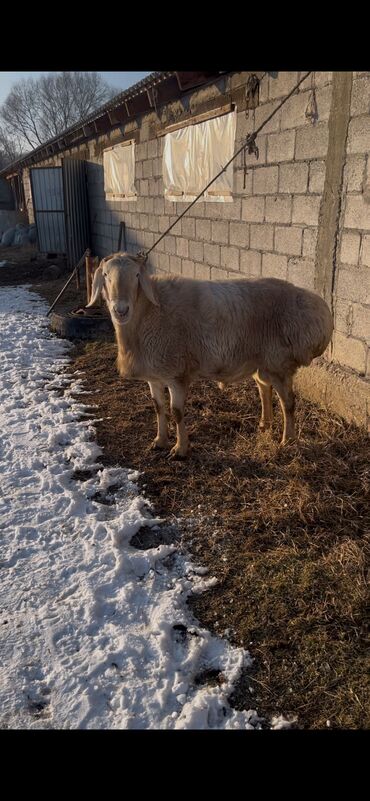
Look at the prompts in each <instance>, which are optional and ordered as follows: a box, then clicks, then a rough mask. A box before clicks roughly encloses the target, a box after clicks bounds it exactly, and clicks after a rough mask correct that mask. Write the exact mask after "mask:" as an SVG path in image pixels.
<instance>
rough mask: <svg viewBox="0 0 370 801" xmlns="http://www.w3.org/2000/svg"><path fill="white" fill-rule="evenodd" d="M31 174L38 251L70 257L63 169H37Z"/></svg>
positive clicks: (33, 169)
mask: <svg viewBox="0 0 370 801" xmlns="http://www.w3.org/2000/svg"><path fill="white" fill-rule="evenodd" d="M30 172H31V190H32V202H33V210H34V214H35V222H36V228H37V240H38V249H39V251H40V252H41V253H49V252H53V253H66V231H65V222H64V196H63V176H62V168H61V167H34V168H32V169H31V171H30Z"/></svg>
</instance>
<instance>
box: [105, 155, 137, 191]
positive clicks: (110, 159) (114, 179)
mask: <svg viewBox="0 0 370 801" xmlns="http://www.w3.org/2000/svg"><path fill="white" fill-rule="evenodd" d="M103 165H104V191H105V194H106V195H113V196H119V197H124V198H125V199H126V200H134V199H135V198H136V189H135V143H134V142H130V144H121V145H116V146H115V147H113V148H109V149H108V150H105V151H104V153H103Z"/></svg>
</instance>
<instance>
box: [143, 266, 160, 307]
mask: <svg viewBox="0 0 370 801" xmlns="http://www.w3.org/2000/svg"><path fill="white" fill-rule="evenodd" d="M138 278H139V284H140V286H141V289H142V290H143V292H144V295H146V297H147V298H148V300H150V302H151V303H154V306H159V301H158V298H157V293H156V291H155V286H154V284H153V282H152V281H151V280H150V278H149V275H148V274H147V272H146V269H145V264H141V265H140V270H139V272H138Z"/></svg>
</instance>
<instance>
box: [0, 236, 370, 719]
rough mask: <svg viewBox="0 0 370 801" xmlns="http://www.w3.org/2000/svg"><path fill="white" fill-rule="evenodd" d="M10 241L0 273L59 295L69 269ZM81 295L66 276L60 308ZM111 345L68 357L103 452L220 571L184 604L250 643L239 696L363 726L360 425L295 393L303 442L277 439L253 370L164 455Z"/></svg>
mask: <svg viewBox="0 0 370 801" xmlns="http://www.w3.org/2000/svg"><path fill="white" fill-rule="evenodd" d="M10 250H11V252H9V253H5V251H4V250H2V251H1V254H0V259H5V258H9V259H12V260H13V261H17V262H18V263H17V265H14V266H12V268H9V269H8V268H7V269H6V271H3V272H2V273H1V272H0V285H1V284H3V285H7V284H8V285H9V284H22V283H25V282H26V283H31V284H33V289H34V290H36V291H38V292H39V293H40V294H42V296H43V297H45V298H46V299H47V300H48V301H50V303H51V302H52V301H53V300H54V298H55V297H56V295H57V294H58V292H59V291H60V289H61V287H62V286H63V284H64V283H65V280H66V276H65V275H64V276H63V277H62V278H60V279H58V280H57V281H47V282H46V281H43V280H42V271H43V268H44V267H45V266H46V264H50V262H45V264H43V263H40V262H39V261H37V262H36V261H35V260H34V251H32V255H31V253H30V254H25V253H24V252H23V254H22V253H21V252H20V253H16V252H15V251H16V250H17V249H13V248H12V249H10ZM82 302H84V295H83V293H81V294H80V295H78V294H77V292H76V288H75V284H74V282H72V285H71V289H70V291H69V292H68V293H67V294H66V297H65V298H64V299H63V303H62V304H61V305H60V306H58V310H62V309H63V308H66V307H67V308H72V307H73V306H74V305H79V304H81V303H82ZM115 356H116V348H115V345H114V344H103V343H92V344H88V345H80V346H78V347H77V348H76V358H75V362H74V365H73V366H72V369H75V368H76V369H79V370H82V371H86V382H87V387H88V388H89V389H90V390H91V396H90V397H89V396H84V400H85V399H86V403H91V404H97V406H98V408H97V409H96V413H97V417H102V418H104V419H103V420H101V421H100V422H98V423H97V424H96V428H97V436H98V441H99V443H100V444H101V445H102V446H103V448H104V456H103V461H104V462H105V463H106V464H107V465H112V464H117V463H119V464H121V465H128V466H130V467H133V468H137V469H139V470H141V471H143V475H142V477H141V479H140V484H141V486H142V488H143V491H145V493H146V494H147V496H148V497H149V498H150V499H151V500H152V501H153V504H154V506H155V509H156V513H157V514H160V515H162V516H163V517H165V518H166V519H167V520H168V521H171V520H173V519H177V518H180V523H181V531H182V537H183V541H184V547H186V548H187V549H188V550H190V551H191V553H192V554H193V557H194V560H196V561H198V562H199V563H202V564H204V565H207V567H208V568H209V571H210V573H211V574H212V575H215V576H216V577H217V579H218V584H217V586H216V587H214V588H213V589H211V590H209V591H208V592H207V593H205V594H203V595H200V596H195V597H193V598H192V599H191V602H190V605H191V608H192V609H193V611H194V614H195V615H196V616H197V617H198V619H199V620H200V621H201V622H202V623H203V624H204V625H205V626H208V627H209V628H210V629H211V630H213V631H215V632H216V633H218V634H221V635H222V634H225V632H227V636H228V637H229V639H230V640H231V641H232V642H234V643H236V644H242V645H243V646H244V647H246V648H248V649H249V650H250V653H251V654H252V656H253V657H254V660H255V661H254V667H253V670H252V671H249V673H248V674H245V675H243V676H242V677H241V680H240V682H239V684H238V687H236V688H235V692H234V693H233V696H232V698H231V701H232V703H233V704H234V705H235V706H236V707H238V708H251V707H256V708H257V709H258V711H259V713H260V714H264V715H266V716H267V717H268V716H270V715H271V714H274V713H276V712H282V713H284V714H288V715H289V713H292V714H295V715H298V726H299V727H302V728H321V729H323V728H326V721H327V720H329V721H330V725H331V727H333V728H338V727H340V728H352V729H360V728H369V725H370V711H369V710H370V682H369V650H368V642H369V641H368V639H367V624H368V620H369V606H368V589H367V587H368V584H367V577H368V564H369V530H370V525H369V524H370V510H369V497H368V496H369V470H370V468H369V464H370V460H369V456H370V448H369V440H368V437H367V436H366V433H365V432H363V431H361V430H359V429H357V428H355V427H354V426H351V425H348V424H346V423H344V422H343V421H342V420H341V419H340V418H338V417H335V416H333V415H329V414H327V413H326V412H324V411H322V410H319V409H317V408H316V407H315V406H313V405H311V404H309V403H308V402H307V401H301V400H300V399H298V402H297V424H298V431H299V434H300V441H299V444H298V445H291V446H289V447H287V448H285V449H281V448H280V447H279V445H278V441H279V438H280V434H281V417H280V411H279V409H278V404H277V403H275V411H276V414H275V429H274V432H273V434H272V435H271V434H261V433H258V432H257V424H258V417H259V399H258V394H257V390H256V389H255V387H254V383H253V382H252V381H251V382H246V383H245V385H241V386H236V387H231V388H229V389H227V390H226V391H225V392H220V391H219V389H218V388H217V387H216V385H214V384H210V383H200V384H197V385H194V386H193V387H192V389H191V393H190V397H189V400H188V403H187V408H186V420H187V424H188V427H189V431H190V435H191V440H192V441H193V443H194V447H193V449H192V451H191V453H190V456H189V458H188V460H187V461H186V462H169V461H168V460H167V459H166V458H163V457H162V458H161V457H158V456H157V455H156V454H155V453H154V452H153V451H151V450H150V443H151V441H152V439H153V438H154V435H155V414H154V409H153V407H152V402H151V399H150V396H149V390H148V387H147V385H146V384H139V383H138V384H136V383H134V382H127V383H125V382H122V381H121V380H120V379H119V377H118V375H117V373H116V370H115V364H114V362H115ZM97 390H98V392H97ZM172 433H173V434H174V429H173V428H172ZM76 478H80V480H82V479H83V475H82V474H81V476H76ZM146 534H147V532H145V531H142V532H140V533H139V535H138V536H137V543H136V544H137V546H138V547H143V545H145V542H147V539H148V538H147V536H146ZM141 536H142V540H143V542H141V540H140V537H141ZM166 536H168V534H167V533H166V531H165V530H164V531H163V537H164V538H166ZM171 536H172V533H171ZM149 544H150V543H148V542H147V545H149ZM152 544H153V543H152ZM225 636H226V635H225ZM205 680H207V681H211V678H208V679H205Z"/></svg>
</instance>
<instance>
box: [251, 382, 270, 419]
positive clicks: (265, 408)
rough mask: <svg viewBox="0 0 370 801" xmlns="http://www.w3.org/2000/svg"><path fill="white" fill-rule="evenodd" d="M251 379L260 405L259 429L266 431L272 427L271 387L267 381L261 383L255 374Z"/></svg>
mask: <svg viewBox="0 0 370 801" xmlns="http://www.w3.org/2000/svg"><path fill="white" fill-rule="evenodd" d="M253 378H254V380H255V382H256V384H257V387H258V392H259V394H260V398H261V405H262V414H261V419H260V422H259V427H260V430H261V431H266V429H268V428H271V426H272V386H271V384H269V383H268V382H267V381H261V379H260V377H259V376H258V374H256V373H255V374H254V376H253Z"/></svg>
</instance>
